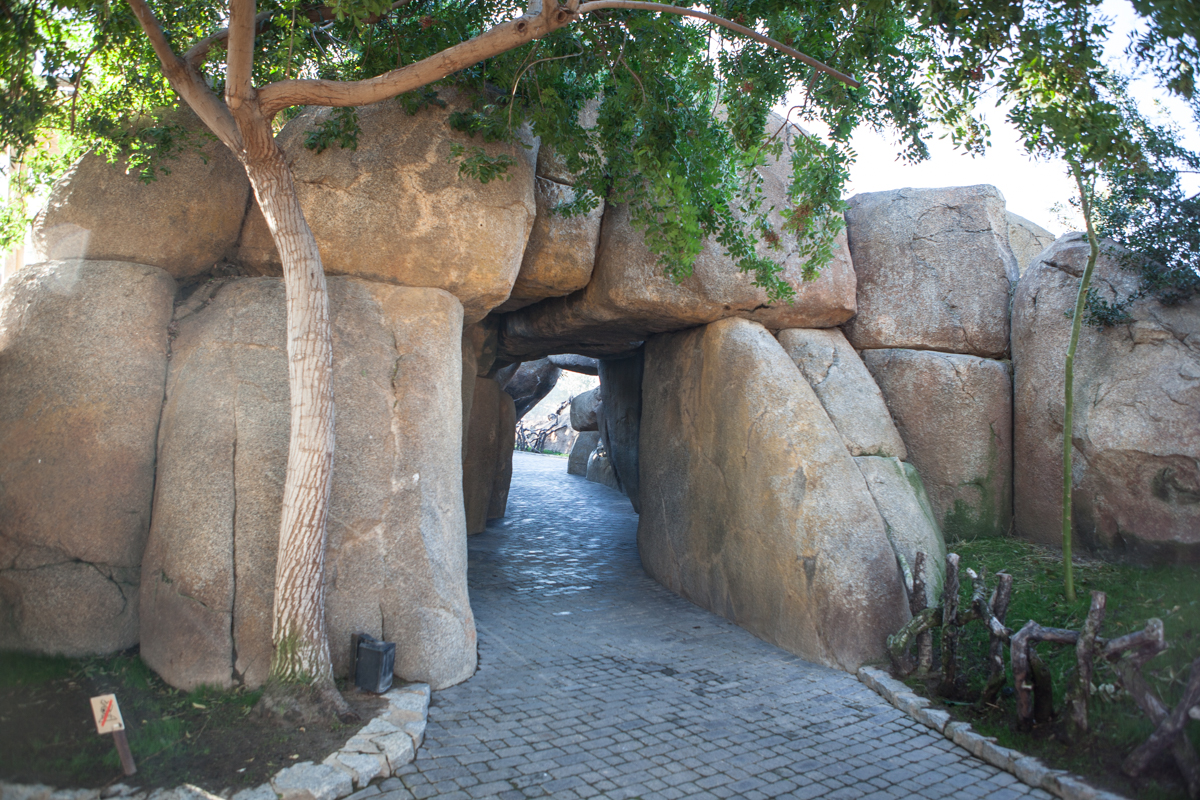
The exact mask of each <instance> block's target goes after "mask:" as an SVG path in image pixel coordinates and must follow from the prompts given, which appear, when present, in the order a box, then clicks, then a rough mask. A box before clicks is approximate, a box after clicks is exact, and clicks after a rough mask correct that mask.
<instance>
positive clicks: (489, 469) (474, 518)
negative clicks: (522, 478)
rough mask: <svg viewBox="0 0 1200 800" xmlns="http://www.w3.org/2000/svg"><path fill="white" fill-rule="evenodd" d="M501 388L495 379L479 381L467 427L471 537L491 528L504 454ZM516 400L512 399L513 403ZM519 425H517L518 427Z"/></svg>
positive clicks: (465, 491) (465, 473)
mask: <svg viewBox="0 0 1200 800" xmlns="http://www.w3.org/2000/svg"><path fill="white" fill-rule="evenodd" d="M502 394H504V392H502V391H501V390H500V384H498V383H496V381H494V380H492V379H491V378H476V379H475V393H474V397H473V399H472V400H471V420H470V423H469V424H468V425H467V444H466V448H465V453H466V455H465V456H464V457H463V465H462V471H463V476H462V483H463V506H464V508H465V510H466V515H467V533H469V534H473V533H483V530H484V528H486V527H487V521H488V507H489V506H490V504H491V500H492V486H493V485H494V484H495V482H496V466H497V464H498V463H499V454H500V449H501V448H500V406H501V403H500V395H502ZM511 399H512V398H511V397H510V398H509V400H511ZM514 424H515V423H514Z"/></svg>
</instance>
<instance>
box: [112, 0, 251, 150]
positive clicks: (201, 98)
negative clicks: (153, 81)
mask: <svg viewBox="0 0 1200 800" xmlns="http://www.w3.org/2000/svg"><path fill="white" fill-rule="evenodd" d="M129 7H130V9H132V10H133V14H134V16H136V17H137V20H138V22H139V23H140V24H141V26H142V30H144V31H145V32H146V37H147V38H148V39H149V40H150V44H151V45H152V46H153V47H154V52H155V54H156V55H158V60H159V61H160V62H161V63H162V67H163V73H164V74H165V75H166V76H167V80H168V81H170V82H171V88H172V89H174V90H175V91H176V93H177V94H178V95H179V96H180V97H182V98H183V99H184V102H186V103H187V104H188V105H189V106H191V108H192V110H193V111H195V112H196V114H197V116H199V117H200V119H201V120H202V121H203V122H204V124H205V125H207V126H208V128H209V130H211V131H212V132H213V133H215V134H216V135H217V136H218V137H219V138H220V139H221V141H222V142H224V143H225V145H226V146H227V147H229V148H230V149H231V150H233V151H234V152H235V153H240V152H241V150H242V134H241V133H240V132H239V131H238V127H237V124H236V123H235V122H234V121H233V115H232V114H230V113H229V109H228V108H227V107H226V106H225V104H224V103H222V102H221V99H220V98H219V97H217V96H216V95H215V94H213V91H212V89H209V88H208V83H206V82H205V80H204V76H202V75H201V74H200V73H199V71H197V70H196V69H195V68H194V67H192V66H191V65H189V64H188V63H187V62H186V61H184V60H183V59H182V58H180V57H179V56H177V55H176V54H175V51H174V50H172V49H171V45H170V44H169V43H168V42H167V37H166V35H165V34H164V33H163V30H162V27H161V26H160V25H159V24H158V20H157V19H155V17H154V12H153V11H151V10H150V6H148V5H147V4H146V0H129Z"/></svg>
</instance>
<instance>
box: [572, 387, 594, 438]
mask: <svg viewBox="0 0 1200 800" xmlns="http://www.w3.org/2000/svg"><path fill="white" fill-rule="evenodd" d="M600 402H601V401H600V387H599V386H597V387H596V388H595V389H592V390H591V391H589V392H584V393H583V394H581V395H577V396H576V397H573V398H571V427H572V428H574V429H575V430H577V431H599V430H600V427H599V423H598V422H597V414H598V413H599V412H600Z"/></svg>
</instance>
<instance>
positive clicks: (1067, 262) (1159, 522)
mask: <svg viewBox="0 0 1200 800" xmlns="http://www.w3.org/2000/svg"><path fill="white" fill-rule="evenodd" d="M1087 257H1088V243H1087V241H1086V239H1085V238H1084V237H1083V236H1082V235H1081V234H1068V235H1066V236H1064V237H1062V238H1060V239H1058V240H1057V241H1056V242H1055V243H1054V244H1053V245H1051V247H1050V248H1049V249H1047V250H1046V251H1045V252H1044V253H1043V254H1042V256H1041V258H1040V259H1038V261H1036V262H1035V263H1034V264H1033V265H1032V266H1030V268H1029V269H1028V270H1027V271H1026V273H1025V275H1024V276H1023V277H1022V278H1021V283H1020V284H1019V285H1018V287H1017V294H1016V298H1015V300H1014V304H1013V366H1014V370H1015V377H1016V390H1015V391H1016V397H1015V403H1014V405H1015V414H1016V419H1015V428H1016V432H1015V434H1016V435H1015V465H1014V466H1015V489H1016V523H1015V525H1016V531H1017V534H1018V535H1020V536H1022V537H1025V538H1029V539H1032V540H1034V541H1038V542H1044V543H1046V544H1054V545H1057V544H1059V543H1060V541H1061V536H1062V529H1061V518H1062V517H1061V513H1062V512H1061V500H1062V426H1063V365H1064V361H1065V355H1066V350H1067V343H1068V340H1069V336H1070V329H1071V320H1070V319H1069V318H1068V317H1067V316H1066V312H1067V311H1068V310H1070V309H1072V308H1073V307H1074V303H1075V296H1076V292H1077V291H1078V288H1079V278H1080V276H1081V274H1082V272H1083V268H1084V266H1085V265H1086V262H1087ZM1122 257H1123V256H1122V253H1121V252H1120V251H1117V250H1116V249H1115V247H1114V246H1112V245H1111V244H1110V243H1107V242H1105V243H1104V247H1103V248H1102V250H1101V255H1100V258H1099V260H1098V261H1097V263H1096V270H1095V274H1094V276H1093V278H1092V285H1093V286H1094V287H1096V288H1097V290H1098V292H1099V294H1100V297H1101V298H1102V299H1105V300H1107V301H1109V302H1111V301H1112V300H1113V299H1114V298H1127V297H1129V296H1130V294H1132V293H1134V292H1136V291H1137V290H1138V288H1139V277H1138V275H1137V274H1136V273H1135V272H1133V271H1131V270H1128V269H1125V268H1123V267H1122V265H1121V263H1120V262H1121V260H1122ZM1129 314H1130V316H1131V317H1132V321H1131V322H1129V323H1127V324H1122V325H1116V326H1112V327H1108V328H1102V329H1101V328H1096V327H1093V326H1090V325H1088V324H1087V321H1086V320H1085V321H1084V325H1083V328H1082V330H1081V332H1080V338H1079V347H1078V350H1077V351H1076V354H1075V422H1074V432H1073V441H1074V443H1075V451H1074V473H1073V474H1074V492H1073V494H1074V502H1073V512H1074V513H1073V527H1074V530H1075V531H1076V537H1077V539H1078V540H1079V541H1081V542H1082V543H1083V545H1084V546H1086V547H1091V548H1098V549H1105V550H1109V551H1110V552H1115V554H1117V555H1122V554H1123V555H1126V556H1128V557H1131V558H1137V559H1143V560H1179V559H1183V560H1188V561H1200V422H1198V421H1200V301H1197V300H1196V299H1192V300H1190V301H1188V302H1186V303H1181V304H1178V305H1171V306H1166V305H1162V304H1161V303H1159V302H1157V301H1156V300H1154V299H1152V298H1144V299H1141V300H1138V301H1137V302H1135V303H1133V304H1132V306H1131V307H1130V308H1129Z"/></svg>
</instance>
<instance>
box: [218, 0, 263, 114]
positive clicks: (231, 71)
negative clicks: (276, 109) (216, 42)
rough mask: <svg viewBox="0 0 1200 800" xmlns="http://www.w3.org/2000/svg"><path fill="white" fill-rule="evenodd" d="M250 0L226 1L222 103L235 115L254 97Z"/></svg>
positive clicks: (252, 24)
mask: <svg viewBox="0 0 1200 800" xmlns="http://www.w3.org/2000/svg"><path fill="white" fill-rule="evenodd" d="M255 28H256V26H255V24H254V0H229V40H228V41H227V42H226V43H225V49H226V50H227V51H228V53H227V55H226V56H225V103H226V104H227V105H228V106H229V110H230V111H232V112H233V113H234V115H236V114H237V111H238V109H239V108H241V107H242V104H243V103H245V102H246V101H248V100H250V99H251V98H252V97H254V85H253V84H252V83H251V82H250V79H251V77H252V75H253V72H254V31H255Z"/></svg>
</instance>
